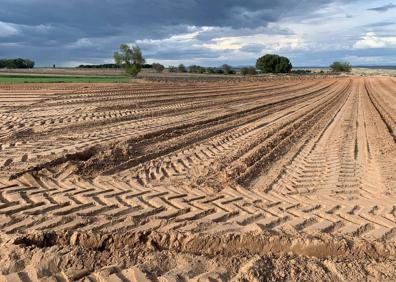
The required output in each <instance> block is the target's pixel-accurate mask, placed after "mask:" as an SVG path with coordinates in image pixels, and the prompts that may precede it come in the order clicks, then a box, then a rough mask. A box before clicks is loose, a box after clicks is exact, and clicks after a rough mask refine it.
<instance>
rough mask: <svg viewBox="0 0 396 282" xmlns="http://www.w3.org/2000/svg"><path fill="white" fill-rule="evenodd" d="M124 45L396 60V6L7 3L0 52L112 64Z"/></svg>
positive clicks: (226, 58) (207, 61)
mask: <svg viewBox="0 0 396 282" xmlns="http://www.w3.org/2000/svg"><path fill="white" fill-rule="evenodd" d="M121 43H129V44H138V45H139V46H140V47H141V48H142V50H143V54H144V55H145V57H146V59H147V61H148V62H161V63H163V64H165V65H177V64H179V63H184V64H186V65H189V64H201V65H205V66H218V65H221V64H223V63H228V64H231V65H234V66H236V65H253V64H255V61H256V59H257V57H259V56H260V55H264V54H266V53H277V54H281V55H284V56H288V57H289V58H290V59H291V60H292V63H293V65H295V66H327V65H328V64H329V63H330V62H332V61H334V60H347V61H350V62H351V63H352V64H355V65H396V3H392V2H390V1H367V0H365V1H360V0H271V1H270V0H268V1H267V0H238V1H237V0H0V58H4V57H23V58H31V59H33V60H35V61H36V65H38V66H52V64H56V65H57V66H76V65H79V64H101V63H111V62H112V54H113V52H114V51H115V49H117V47H118V46H119V45H120V44H121Z"/></svg>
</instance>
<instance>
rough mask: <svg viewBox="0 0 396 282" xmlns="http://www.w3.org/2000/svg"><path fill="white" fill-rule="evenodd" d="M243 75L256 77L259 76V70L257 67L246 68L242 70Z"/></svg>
mask: <svg viewBox="0 0 396 282" xmlns="http://www.w3.org/2000/svg"><path fill="white" fill-rule="evenodd" d="M241 74H242V75H256V74H257V70H256V68H255V67H248V68H247V67H245V68H241Z"/></svg>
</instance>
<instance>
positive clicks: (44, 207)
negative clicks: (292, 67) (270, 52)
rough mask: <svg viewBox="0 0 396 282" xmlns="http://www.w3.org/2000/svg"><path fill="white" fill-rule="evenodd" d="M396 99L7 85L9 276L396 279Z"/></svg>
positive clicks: (334, 89)
mask: <svg viewBox="0 0 396 282" xmlns="http://www.w3.org/2000/svg"><path fill="white" fill-rule="evenodd" d="M395 89H396V79H395V78H391V77H365V78H358V77H356V78H355V77H341V78H331V77H327V78H316V77H306V78H305V79H302V78H299V79H297V78H287V77H284V78H267V79H266V80H262V81H260V80H259V79H258V80H254V81H247V80H246V81H243V80H242V81H227V82H221V81H220V82H193V81H192V82H173V83H172V82H168V83H161V82H147V83H136V84H114V85H111V84H102V85H100V84H34V85H33V84H24V85H2V86H0V118H1V119H0V129H1V130H0V144H1V145H0V248H1V253H0V274H1V275H0V281H2V280H4V281H190V280H191V281H318V280H321V281H362V280H369V281H394V280H396V270H395V269H396V145H395V142H396V118H395V117H396V108H395V105H396V91H395Z"/></svg>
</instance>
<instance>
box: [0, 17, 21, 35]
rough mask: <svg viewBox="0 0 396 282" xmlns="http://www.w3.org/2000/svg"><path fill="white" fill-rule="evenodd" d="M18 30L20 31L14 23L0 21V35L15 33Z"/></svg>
mask: <svg viewBox="0 0 396 282" xmlns="http://www.w3.org/2000/svg"><path fill="white" fill-rule="evenodd" d="M19 32H20V31H19V30H18V29H17V28H16V26H15V25H14V24H11V23H6V22H2V21H0V37H8V36H11V35H16V34H18V33H19Z"/></svg>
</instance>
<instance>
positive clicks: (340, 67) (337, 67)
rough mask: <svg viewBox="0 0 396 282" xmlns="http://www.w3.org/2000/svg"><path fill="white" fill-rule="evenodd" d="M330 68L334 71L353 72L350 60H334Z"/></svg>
mask: <svg viewBox="0 0 396 282" xmlns="http://www.w3.org/2000/svg"><path fill="white" fill-rule="evenodd" d="M330 69H331V71H332V72H351V70H352V65H351V64H350V63H349V62H334V63H332V64H331V65H330Z"/></svg>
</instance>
